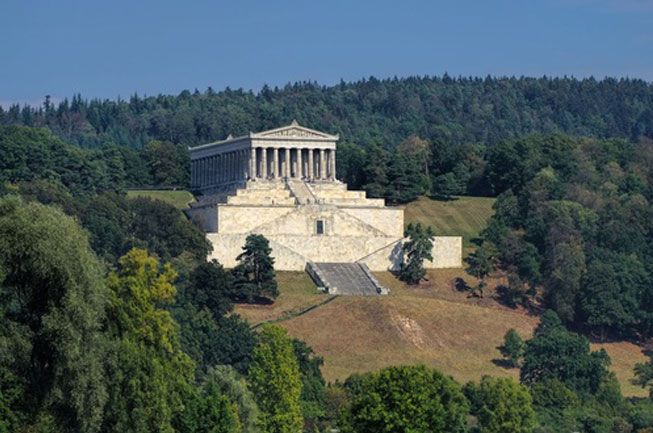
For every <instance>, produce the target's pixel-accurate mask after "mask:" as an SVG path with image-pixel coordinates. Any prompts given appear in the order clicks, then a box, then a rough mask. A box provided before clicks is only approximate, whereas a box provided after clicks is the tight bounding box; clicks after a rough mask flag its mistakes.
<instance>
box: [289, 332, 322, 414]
mask: <svg viewBox="0 0 653 433" xmlns="http://www.w3.org/2000/svg"><path fill="white" fill-rule="evenodd" d="M292 345H293V352H294V353H295V357H296V358H297V364H298V367H299V373H300V375H301V381H302V392H301V395H300V401H299V403H300V405H301V407H302V414H303V416H304V419H310V420H315V419H318V418H322V417H324V415H325V412H324V410H325V398H326V396H325V394H326V382H325V381H324V377H323V376H322V371H320V367H321V366H322V365H323V364H324V360H323V359H322V358H321V357H319V356H315V355H314V352H313V349H312V348H311V347H309V346H308V345H307V344H306V343H304V342H303V341H301V340H298V339H296V338H295V339H293V341H292Z"/></svg>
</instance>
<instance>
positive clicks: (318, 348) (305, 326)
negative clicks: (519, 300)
mask: <svg viewBox="0 0 653 433" xmlns="http://www.w3.org/2000/svg"><path fill="white" fill-rule="evenodd" d="M278 275H279V280H280V288H281V296H280V297H279V299H278V301H277V304H276V305H272V306H267V307H249V306H238V307H237V311H238V312H239V313H241V314H243V315H245V317H247V318H248V319H249V320H250V322H251V323H253V324H254V323H258V322H260V321H261V320H273V319H277V318H280V317H289V319H288V320H284V321H282V322H280V324H281V325H282V326H284V327H286V328H287V329H288V330H289V331H290V333H291V335H293V336H295V337H298V338H301V339H302V340H304V341H306V342H307V343H308V344H309V345H310V346H311V347H313V349H314V350H315V352H316V353H317V354H318V355H319V356H322V357H323V358H324V366H323V368H322V372H323V374H324V376H325V378H326V379H327V380H329V381H334V380H336V379H340V380H344V379H345V378H347V377H348V376H349V375H351V374H352V373H356V372H359V373H360V372H367V371H374V370H378V369H380V368H383V367H387V366H390V365H398V364H426V365H428V366H431V367H435V368H438V369H440V370H441V371H443V372H445V373H447V374H450V375H452V376H453V377H455V378H456V379H457V380H459V381H461V382H464V381H468V380H479V379H480V378H481V377H482V376H483V375H486V374H487V375H497V376H512V377H514V378H518V377H519V370H518V369H505V368H503V367H502V366H501V365H500V364H498V363H496V361H498V360H500V359H501V354H500V353H499V351H498V350H497V346H499V345H501V344H502V343H503V336H504V335H505V333H506V332H507V331H508V329H510V328H515V329H516V330H517V332H519V334H520V335H521V336H522V337H523V338H524V339H527V338H530V337H531V336H532V333H533V329H534V328H535V327H536V326H537V324H538V322H539V319H538V318H537V317H535V316H531V315H529V314H527V312H525V311H523V310H512V309H509V308H507V307H504V306H502V305H500V304H498V303H497V302H496V301H495V300H494V299H493V298H492V295H493V289H494V287H496V285H497V284H499V283H501V282H503V281H504V280H503V277H502V276H500V275H498V276H496V277H494V278H491V279H490V281H489V290H488V291H487V295H486V297H485V298H483V299H480V298H469V297H468V296H467V294H466V293H462V292H459V291H457V290H455V288H454V285H453V281H454V280H455V279H456V278H464V279H465V280H467V282H468V283H469V284H474V283H475V281H474V279H473V278H472V277H470V276H469V275H467V274H466V273H465V271H463V270H462V269H448V270H437V271H429V281H428V284H425V285H422V286H418V287H414V286H407V285H405V284H404V283H402V282H401V281H399V280H397V279H396V278H395V277H394V275H392V274H391V273H389V272H379V273H376V274H375V275H376V276H377V278H378V279H379V281H380V282H381V284H384V285H385V286H386V287H389V288H390V289H391V293H390V294H389V295H388V296H384V297H374V296H373V297H362V296H361V297H359V296H341V297H339V298H338V299H336V300H334V301H333V302H330V303H328V304H326V305H323V306H320V307H318V308H316V309H314V310H312V311H310V312H308V313H306V314H304V315H302V316H299V317H291V314H290V313H292V312H298V311H301V310H303V309H305V308H307V307H309V306H311V305H315V304H317V303H320V302H321V301H323V300H325V299H326V296H328V295H324V294H320V293H319V292H317V289H316V287H315V285H314V284H313V283H312V281H311V280H310V278H309V277H308V276H307V275H306V274H304V273H298V272H279V273H278ZM281 281H283V284H282V283H281ZM253 319H255V320H253ZM600 347H604V348H605V349H606V350H607V351H608V354H609V355H610V357H611V358H612V365H611V367H610V369H611V370H613V371H614V372H615V373H616V375H617V377H618V378H619V381H620V382H621V386H622V390H623V392H624V394H625V395H627V396H646V395H647V392H646V390H644V389H642V388H639V387H636V386H634V385H632V383H631V382H630V379H631V378H632V370H633V367H634V365H635V363H637V362H644V361H645V360H646V357H645V356H644V355H643V354H642V351H641V348H639V347H638V346H636V345H634V344H631V343H627V342H619V343H606V344H601V345H592V348H593V349H594V350H596V349H598V348H600Z"/></svg>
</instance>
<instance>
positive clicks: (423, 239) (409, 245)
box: [399, 223, 435, 284]
mask: <svg viewBox="0 0 653 433" xmlns="http://www.w3.org/2000/svg"><path fill="white" fill-rule="evenodd" d="M404 236H405V237H408V238H409V241H408V242H405V243H404V246H403V252H404V255H405V257H406V261H405V262H402V264H401V268H400V269H399V279H401V280H402V281H406V282H407V283H408V284H418V283H419V282H420V281H421V280H422V278H424V275H425V274H426V269H424V260H433V256H432V255H431V250H432V249H433V238H434V237H435V233H434V232H433V229H432V228H431V226H428V227H427V228H426V230H425V229H424V228H422V224H421V223H417V224H412V223H411V224H408V227H406V231H405V232H404Z"/></svg>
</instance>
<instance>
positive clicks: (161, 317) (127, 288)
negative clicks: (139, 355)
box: [107, 249, 178, 352]
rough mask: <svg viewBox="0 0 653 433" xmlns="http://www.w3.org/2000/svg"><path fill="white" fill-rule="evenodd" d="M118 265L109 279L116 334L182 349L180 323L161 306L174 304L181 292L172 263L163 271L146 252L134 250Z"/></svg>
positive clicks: (149, 343)
mask: <svg viewBox="0 0 653 433" xmlns="http://www.w3.org/2000/svg"><path fill="white" fill-rule="evenodd" d="M118 264H119V268H118V269H117V270H115V271H113V272H111V273H110V274H109V277H108V278H107V285H108V286H109V289H110V290H111V297H110V305H111V308H110V309H109V311H110V315H109V317H110V320H111V322H112V323H113V324H114V326H116V333H117V334H118V335H133V336H134V338H135V339H136V340H138V341H142V342H144V343H146V344H148V345H151V346H153V347H156V348H161V349H163V350H165V351H167V352H173V351H174V350H176V348H177V346H178V341H177V329H176V323H175V321H174V319H173V318H172V315H171V314H170V312H169V311H167V310H163V309H161V308H160V307H161V306H163V305H165V304H172V302H173V300H174V297H175V295H176V293H177V289H176V288H175V286H173V285H172V282H173V281H174V279H175V278H176V277H177V274H176V273H175V271H174V270H173V269H172V267H171V266H170V265H169V264H166V265H164V267H163V269H162V270H161V269H159V263H158V262H157V260H156V259H155V258H154V257H151V256H149V255H148V254H147V251H145V250H139V249H133V250H131V251H130V252H129V253H127V254H126V255H125V256H123V257H121V258H120V260H119V261H118Z"/></svg>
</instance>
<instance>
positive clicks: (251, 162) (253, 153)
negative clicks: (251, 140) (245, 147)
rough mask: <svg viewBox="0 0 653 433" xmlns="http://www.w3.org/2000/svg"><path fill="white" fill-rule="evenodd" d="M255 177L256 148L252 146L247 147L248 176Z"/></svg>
mask: <svg viewBox="0 0 653 433" xmlns="http://www.w3.org/2000/svg"><path fill="white" fill-rule="evenodd" d="M255 177H256V148H255V147H252V148H251V149H249V178H250V179H254V178H255Z"/></svg>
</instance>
